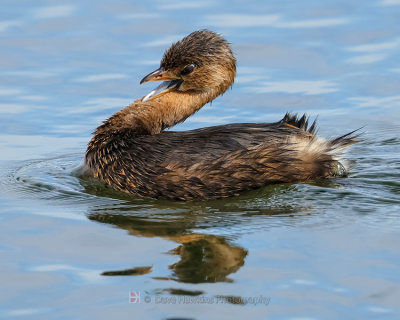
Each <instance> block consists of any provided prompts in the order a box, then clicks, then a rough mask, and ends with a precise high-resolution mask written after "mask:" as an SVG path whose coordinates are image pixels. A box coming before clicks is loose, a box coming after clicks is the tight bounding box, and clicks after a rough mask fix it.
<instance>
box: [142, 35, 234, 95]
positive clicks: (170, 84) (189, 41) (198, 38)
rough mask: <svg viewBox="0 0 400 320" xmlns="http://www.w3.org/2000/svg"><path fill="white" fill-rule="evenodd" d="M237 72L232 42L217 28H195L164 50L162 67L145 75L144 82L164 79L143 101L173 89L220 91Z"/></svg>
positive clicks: (215, 93)
mask: <svg viewBox="0 0 400 320" xmlns="http://www.w3.org/2000/svg"><path fill="white" fill-rule="evenodd" d="M235 74H236V59H235V57H234V56H233V53H232V51H231V48H230V46H229V43H228V42H227V41H226V40H225V39H223V38H222V37H221V36H220V35H218V34H217V33H215V32H212V31H209V30H200V31H195V32H192V33H191V34H189V35H188V36H186V37H185V38H183V39H182V40H180V41H178V42H176V43H174V44H173V45H172V46H171V47H170V48H169V49H168V50H167V51H166V52H165V53H164V56H163V58H162V60H161V63H160V68H158V69H157V70H155V71H153V72H151V73H150V74H148V75H147V76H145V77H144V78H143V79H142V81H141V82H140V83H141V84H142V83H144V82H148V81H159V80H164V82H163V83H162V84H161V85H159V86H158V87H157V88H156V89H154V90H153V91H151V92H150V93H149V94H148V95H147V96H145V97H144V98H143V99H142V101H146V100H149V99H151V98H153V97H155V96H158V95H160V94H162V93H165V92H168V91H171V90H175V91H180V92H190V93H196V92H197V93H205V94H207V93H210V94H212V95H214V96H215V95H219V94H222V93H223V92H225V91H226V90H227V89H228V88H229V87H230V86H231V85H232V84H233V81H234V77H235ZM213 98H214V97H213Z"/></svg>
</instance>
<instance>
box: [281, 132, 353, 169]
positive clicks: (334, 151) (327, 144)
mask: <svg viewBox="0 0 400 320" xmlns="http://www.w3.org/2000/svg"><path fill="white" fill-rule="evenodd" d="M288 144H289V145H291V147H292V148H293V149H294V150H296V151H297V152H298V155H299V158H300V159H302V160H304V161H306V162H311V161H318V159H320V158H321V157H322V156H324V155H325V156H326V155H328V156H330V157H331V158H332V160H333V161H337V162H338V170H339V171H340V172H342V173H341V174H340V175H342V174H345V173H346V172H347V171H348V170H349V167H350V162H349V161H348V160H346V159H344V158H343V154H344V153H345V150H346V148H347V147H348V145H344V144H342V143H336V144H332V142H331V141H329V140H326V139H324V138H321V137H317V136H311V135H310V136H291V137H289V139H288Z"/></svg>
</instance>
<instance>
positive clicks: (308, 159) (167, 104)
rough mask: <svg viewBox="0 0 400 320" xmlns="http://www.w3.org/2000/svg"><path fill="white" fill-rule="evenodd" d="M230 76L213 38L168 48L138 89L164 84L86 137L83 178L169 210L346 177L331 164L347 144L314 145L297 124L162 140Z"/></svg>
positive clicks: (225, 53) (226, 52)
mask: <svg viewBox="0 0 400 320" xmlns="http://www.w3.org/2000/svg"><path fill="white" fill-rule="evenodd" d="M235 74H236V59H235V57H234V56H233V54H232V51H231V48H230V46H229V43H228V42H227V41H226V40H225V39H223V38H222V37H221V36H220V35H218V34H216V33H214V32H212V31H208V30H201V31H195V32H193V33H191V34H189V35H188V36H186V37H185V38H183V39H182V40H180V41H178V42H176V43H174V44H173V45H172V46H171V47H170V48H169V49H168V50H167V51H166V52H165V53H164V56H163V58H162V60H161V64H160V68H159V69H157V70H156V71H154V72H152V73H150V74H148V75H147V76H146V77H144V78H143V79H142V81H141V83H143V82H147V81H157V80H164V82H162V83H161V85H159V86H158V87H157V88H156V89H154V90H153V91H151V92H150V93H149V94H148V95H146V96H145V97H143V98H142V99H138V100H136V101H135V102H134V103H132V104H131V105H129V106H127V107H126V108H124V109H122V110H121V111H119V112H117V113H115V114H114V115H113V116H112V117H110V118H109V119H108V120H106V121H105V122H104V124H102V125H101V126H99V127H98V128H97V129H96V131H95V133H94V137H93V138H92V140H91V141H90V142H89V145H88V148H87V151H86V165H87V167H88V172H89V174H90V175H92V176H94V177H96V178H99V179H100V180H102V181H103V182H105V183H106V184H108V185H109V186H111V187H112V188H114V189H117V190H120V191H123V192H127V193H131V194H134V195H139V196H145V197H151V198H164V199H176V200H201V199H216V198H223V197H229V196H233V195H237V194H239V193H241V192H243V191H245V190H249V189H254V188H258V187H262V186H265V185H267V184H272V183H281V182H296V181H305V180H308V179H316V178H328V177H334V176H343V175H345V174H346V169H345V167H344V165H343V164H342V163H341V160H340V156H341V154H342V153H343V151H344V149H345V148H346V147H348V146H349V145H351V144H353V143H355V142H356V140H355V137H354V136H352V133H349V134H346V135H344V136H342V137H339V138H336V139H333V140H325V139H322V138H318V137H316V136H315V135H314V132H315V122H314V123H313V124H312V125H311V126H308V121H307V118H306V117H305V116H303V117H302V118H298V117H297V116H294V115H290V114H286V115H285V117H284V118H283V119H282V120H281V121H279V122H276V123H267V124H266V123H235V124H228V125H222V126H214V127H207V128H202V129H196V130H190V131H184V132H173V131H164V130H165V129H167V128H170V127H172V126H174V125H175V124H177V123H180V122H182V121H184V120H185V119H186V118H187V117H189V116H190V115H192V114H193V113H195V112H196V111H198V110H199V109H200V108H201V107H202V106H204V105H205V104H206V103H208V102H210V101H211V100H213V99H215V98H216V97H217V96H219V95H221V94H222V93H224V92H225V91H226V90H227V89H228V88H229V87H230V86H231V85H232V84H233V81H234V77H235Z"/></svg>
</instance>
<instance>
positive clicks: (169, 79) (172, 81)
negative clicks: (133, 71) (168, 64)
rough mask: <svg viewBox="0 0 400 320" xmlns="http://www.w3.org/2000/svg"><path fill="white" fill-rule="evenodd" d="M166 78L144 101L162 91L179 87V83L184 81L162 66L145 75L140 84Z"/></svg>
mask: <svg viewBox="0 0 400 320" xmlns="http://www.w3.org/2000/svg"><path fill="white" fill-rule="evenodd" d="M160 80H165V81H164V82H162V83H161V84H160V85H159V86H158V87H157V88H155V89H154V90H153V91H151V92H150V93H149V94H148V95H146V96H145V97H143V99H142V101H146V100H149V99H150V98H153V97H154V96H156V95H159V94H160V93H164V92H167V91H169V90H171V89H173V88H177V87H179V85H180V84H181V83H182V82H183V80H182V79H180V78H177V77H176V76H174V75H172V74H169V72H168V71H166V70H164V68H162V67H160V68H159V69H157V70H155V71H153V72H151V73H149V74H148V75H147V76H145V77H144V78H143V79H142V80H141V81H140V84H142V83H145V82H149V81H160Z"/></svg>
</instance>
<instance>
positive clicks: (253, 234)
mask: <svg viewBox="0 0 400 320" xmlns="http://www.w3.org/2000/svg"><path fill="white" fill-rule="evenodd" d="M399 19H400V1H399V0H374V1H361V0H358V1H356V0H354V1H328V0H324V1H307V2H305V3H304V2H293V1H249V2H245V1H219V2H215V1H154V2H151V3H149V2H147V1H126V0H120V1H104V0H99V1H96V2H92V1H87V2H82V1H74V0H65V1H43V0H38V1H26V0H20V1H11V0H3V1H2V2H1V10H0V49H1V50H0V70H1V77H0V119H1V126H0V151H1V152H0V221H1V224H0V227H1V231H0V266H1V273H0V283H1V286H0V288H1V289H0V317H1V318H2V319H3V318H4V319H6V318H10V319H14V318H15V319H19V318H27V319H110V318H116V319H119V318H128V317H129V318H135V319H181V320H182V319H219V320H220V319H232V318H234V319H243V318H246V319H250V318H251V319H264V318H268V319H292V320H299V319H313V320H314V319H398V318H399V316H400V272H399V267H398V266H399V264H400V249H399V245H398V243H399V240H400V228H399V217H400V216H399V212H400V183H399V178H400V158H399V154H400V111H399V108H400V61H399V56H400V36H399V35H400V23H399V21H400V20H399ZM203 28H207V29H211V30H214V31H217V32H219V33H221V34H222V35H223V36H224V37H225V38H226V39H228V41H229V42H230V43H231V44H232V48H233V50H234V53H235V55H236V57H237V60H238V74H237V78H236V81H235V84H234V86H233V88H232V90H229V91H228V92H227V93H226V94H224V96H222V97H219V98H218V99H217V100H215V101H214V102H213V103H212V104H211V105H207V106H205V107H204V108H203V109H202V110H201V111H200V112H198V113H197V114H196V115H194V116H193V117H191V118H189V119H188V120H187V121H186V122H185V123H183V124H181V125H179V126H177V127H176V130H186V129H192V128H198V127H203V126H207V125H215V124H224V123H230V122H260V121H265V122H271V121H277V120H279V119H280V118H282V116H283V114H284V113H285V112H286V111H292V112H298V113H303V112H306V113H307V114H309V115H310V116H311V117H317V116H318V119H319V126H320V129H319V134H320V135H321V136H324V137H334V136H337V135H340V134H343V133H344V132H347V131H350V130H353V129H357V128H361V127H362V129H361V131H362V132H363V135H362V142H360V143H359V144H357V145H355V146H353V147H351V149H350V150H349V152H348V154H347V158H349V159H350V160H354V161H355V164H354V167H353V169H352V171H351V175H350V176H349V177H348V178H345V179H337V180H333V181H320V182H317V183H315V184H311V185H310V184H296V185H279V186H273V187H267V188H264V189H262V190H256V191H254V192H250V193H246V194H243V195H242V196H240V197H236V198H231V199H227V200H223V201H222V200H221V201H211V202H207V201H206V202H197V203H175V202H166V201H155V200H148V199H137V198H130V197H127V196H124V195H121V194H118V193H114V192H111V191H109V190H106V189H104V188H103V187H101V186H99V185H96V184H93V183H88V182H85V181H81V180H79V179H78V178H77V177H76V176H75V175H74V174H73V171H74V169H75V168H76V167H77V166H79V165H80V164H81V163H82V161H83V156H84V152H85V147H86V143H87V142H88V140H89V139H90V137H91V132H92V131H93V130H94V128H95V127H96V126H97V125H99V124H100V123H101V121H103V120H104V119H106V118H107V117H109V116H110V115H111V114H112V113H114V112H116V111H117V110H119V109H121V108H122V107H123V106H125V105H128V104H129V103H131V102H132V101H133V100H135V99H136V98H138V97H142V96H144V95H145V94H147V93H148V92H149V91H151V90H152V89H153V88H154V83H147V84H144V85H142V86H140V85H139V81H140V79H141V78H142V77H143V76H144V75H146V74H148V73H149V72H150V71H153V70H154V69H156V68H157V67H158V64H159V60H160V58H161V56H162V54H163V52H164V50H165V49H166V48H168V46H169V45H170V44H171V42H173V41H176V40H179V39H180V38H182V37H183V36H185V35H186V34H188V33H190V32H192V31H193V30H197V29H203ZM130 292H135V293H136V292H138V295H140V302H139V303H130V302H129V294H130ZM134 297H137V296H134Z"/></svg>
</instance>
